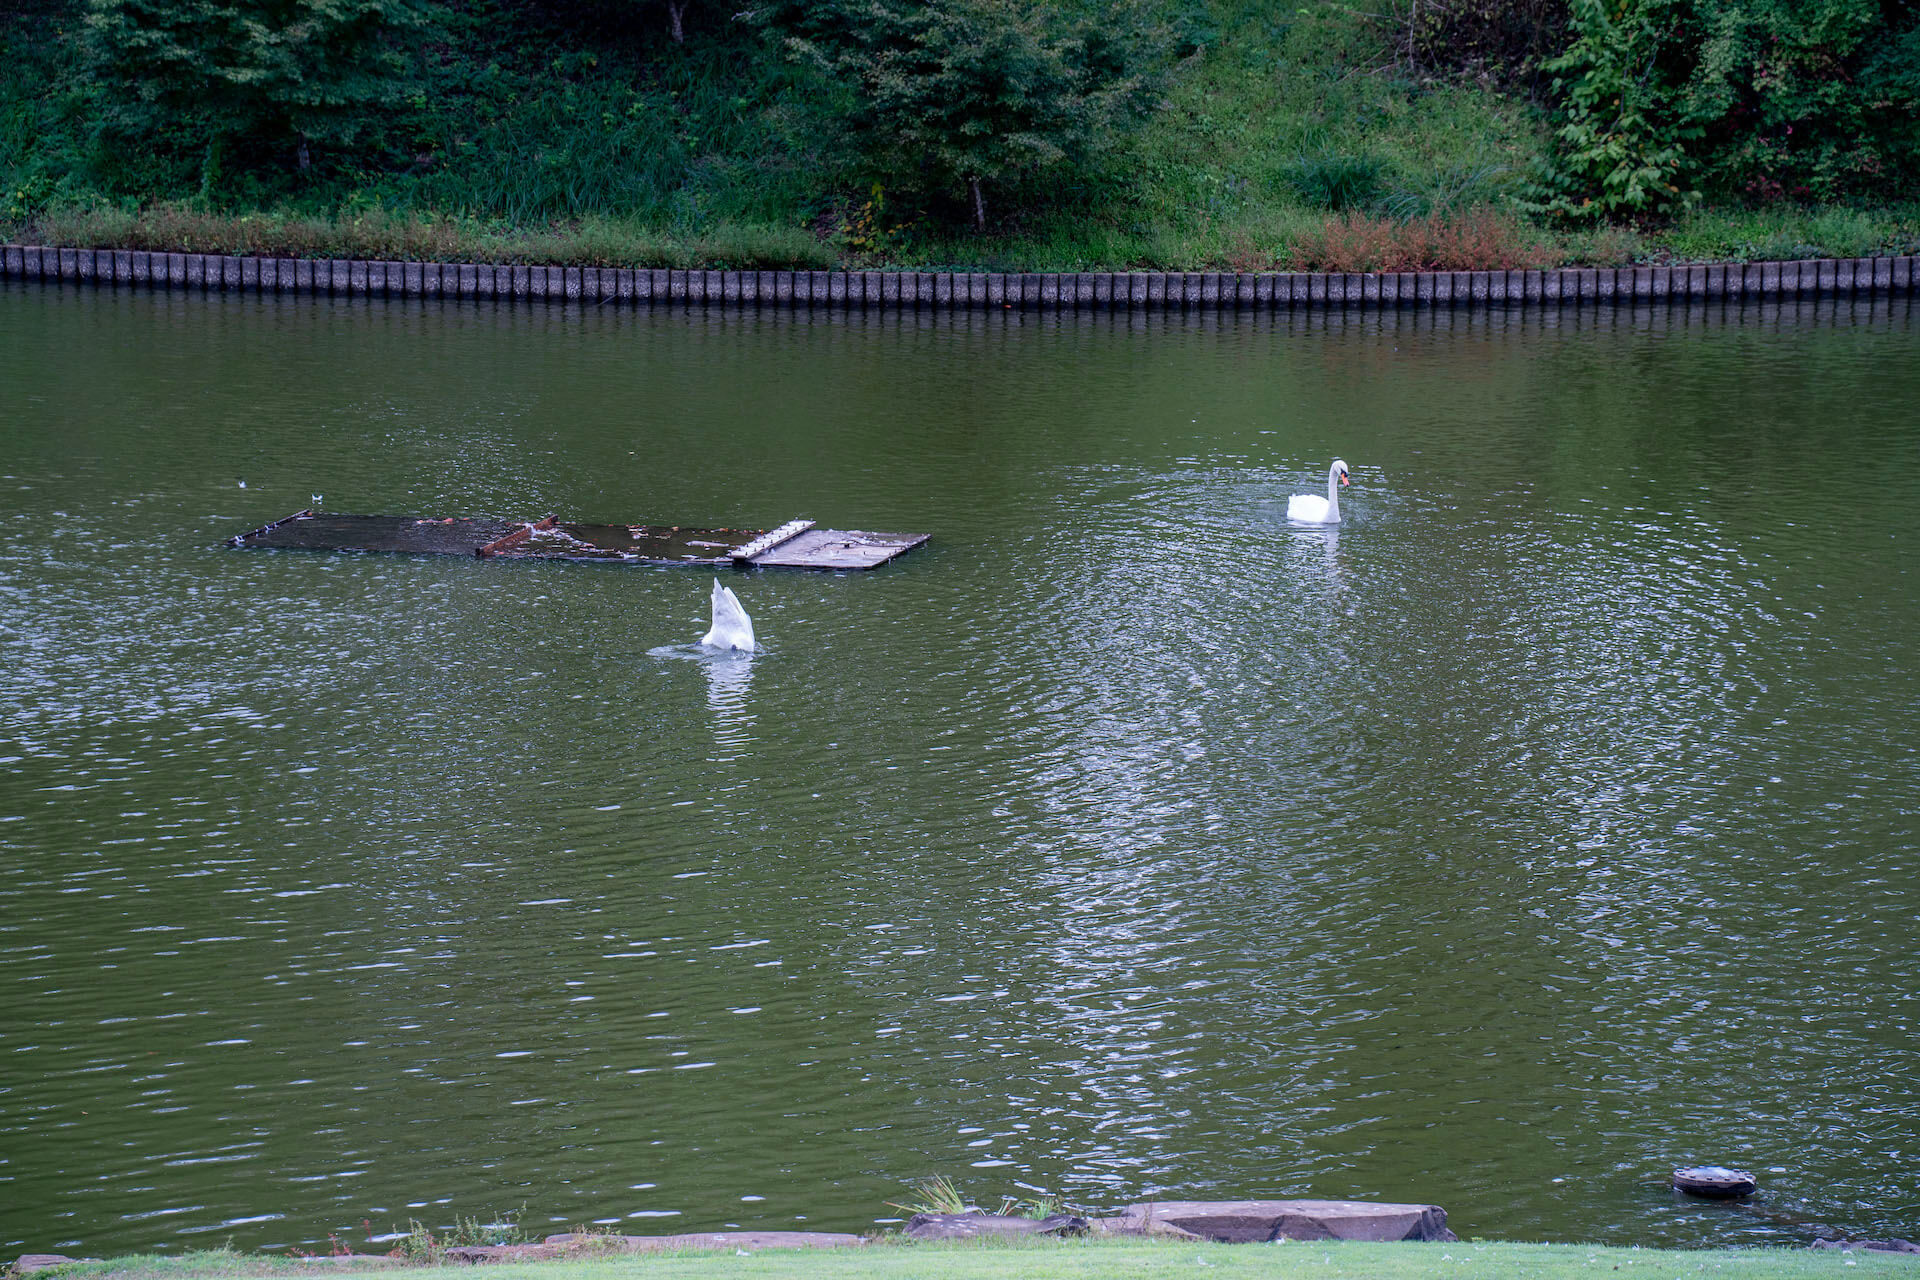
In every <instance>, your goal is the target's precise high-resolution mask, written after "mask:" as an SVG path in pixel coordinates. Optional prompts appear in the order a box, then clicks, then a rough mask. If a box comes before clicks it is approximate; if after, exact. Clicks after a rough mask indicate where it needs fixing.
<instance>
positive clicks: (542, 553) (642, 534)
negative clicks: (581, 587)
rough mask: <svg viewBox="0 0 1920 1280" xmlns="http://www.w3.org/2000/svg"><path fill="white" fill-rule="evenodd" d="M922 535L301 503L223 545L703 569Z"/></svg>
mask: <svg viewBox="0 0 1920 1280" xmlns="http://www.w3.org/2000/svg"><path fill="white" fill-rule="evenodd" d="M926 540H927V535H926V534H924V533H865V532H861V531H859V530H839V529H816V528H814V527H813V521H811V520H790V521H788V522H787V523H786V524H783V525H781V526H780V527H779V528H778V529H771V530H761V529H693V528H686V527H683V526H681V525H654V524H577V523H573V522H571V521H564V520H556V519H555V518H554V517H552V516H548V517H547V518H546V519H544V520H535V521H524V520H498V519H491V518H487V517H465V516H448V517H446V518H444V519H434V518H431V517H419V516H353V515H335V514H333V513H331V512H328V513H324V514H323V513H321V512H317V511H313V510H311V509H309V510H306V511H296V512H294V513H293V514H292V515H290V516H287V517H285V518H284V519H280V520H276V521H274V522H273V523H272V524H269V525H262V526H261V527H260V528H258V529H253V530H249V531H248V532H246V533H242V534H237V535H235V536H234V537H231V538H228V539H227V545H228V546H230V547H274V548H285V549H298V550H306V551H400V552H410V553H413V554H416V555H452V556H481V557H483V558H495V557H498V558H503V559H510V560H593V561H609V562H614V563H629V564H663V565H703V566H707V567H709V568H711V567H714V566H718V565H741V566H749V565H750V566H754V567H776V568H785V569H872V568H874V567H875V566H877V565H882V564H885V563H886V562H887V561H889V560H891V559H893V558H894V557H895V556H897V555H900V554H901V553H903V552H906V551H910V550H912V549H913V548H914V547H917V546H919V545H920V544H921V543H923V542H925V541H926Z"/></svg>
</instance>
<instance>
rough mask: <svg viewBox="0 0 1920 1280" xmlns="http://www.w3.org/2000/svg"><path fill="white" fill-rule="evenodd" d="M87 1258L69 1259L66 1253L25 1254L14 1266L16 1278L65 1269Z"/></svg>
mask: <svg viewBox="0 0 1920 1280" xmlns="http://www.w3.org/2000/svg"><path fill="white" fill-rule="evenodd" d="M85 1261H88V1259H85V1258H69V1257H68V1256H67V1255H66V1254H64V1253H23V1254H21V1255H20V1257H19V1258H18V1259H17V1260H16V1261H15V1262H14V1264H13V1274H14V1275H16V1276H24V1275H31V1274H33V1273H34V1272H35V1271H50V1270H52V1269H53V1268H54V1267H64V1266H66V1265H67V1264H68V1263H69V1262H85Z"/></svg>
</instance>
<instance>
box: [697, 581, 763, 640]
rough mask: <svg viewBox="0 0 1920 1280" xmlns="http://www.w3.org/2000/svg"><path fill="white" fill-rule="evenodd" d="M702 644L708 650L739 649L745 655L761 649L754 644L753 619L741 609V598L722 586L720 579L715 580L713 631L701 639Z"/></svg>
mask: <svg viewBox="0 0 1920 1280" xmlns="http://www.w3.org/2000/svg"><path fill="white" fill-rule="evenodd" d="M700 643H701V645H702V646H703V647H705V648H708V649H738V650H740V651H741V652H743V653H752V652H753V651H754V650H755V649H756V648H758V647H759V646H757V645H755V644H754V642H753V619H752V618H749V617H748V616H747V611H746V610H745V609H743V608H741V607H740V598H739V597H738V596H736V595H734V594H733V591H732V589H731V588H728V587H723V586H721V585H720V579H718V578H715V579H714V580H713V629H712V630H710V631H708V632H707V634H705V635H704V636H701V637H700Z"/></svg>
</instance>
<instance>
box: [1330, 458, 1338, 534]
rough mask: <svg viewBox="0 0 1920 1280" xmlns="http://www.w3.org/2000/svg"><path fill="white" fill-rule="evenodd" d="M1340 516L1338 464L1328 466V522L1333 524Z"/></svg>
mask: <svg viewBox="0 0 1920 1280" xmlns="http://www.w3.org/2000/svg"><path fill="white" fill-rule="evenodd" d="M1339 518H1340V468H1339V466H1338V465H1335V466H1332V467H1329V468H1327V523H1328V524H1332V523H1333V522H1334V521H1336V520H1338V519H1339Z"/></svg>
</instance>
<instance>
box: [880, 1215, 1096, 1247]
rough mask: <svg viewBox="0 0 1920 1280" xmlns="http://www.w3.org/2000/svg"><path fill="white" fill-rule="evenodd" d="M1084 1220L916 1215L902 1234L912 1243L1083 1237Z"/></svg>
mask: <svg viewBox="0 0 1920 1280" xmlns="http://www.w3.org/2000/svg"><path fill="white" fill-rule="evenodd" d="M1088 1230H1089V1224H1088V1222H1087V1220H1086V1219H1085V1218H1082V1217H1079V1216H1077V1215H1075V1214H1071V1213H1056V1214H1054V1215H1052V1216H1051V1217H1047V1218H1014V1217H1009V1216H1007V1215H1005V1214H999V1213H984V1212H979V1211H975V1212H973V1213H916V1214H914V1215H913V1216H912V1217H911V1218H909V1219H907V1227H906V1230H905V1231H904V1232H903V1233H902V1234H903V1235H905V1236H906V1237H907V1239H909V1240H977V1239H979V1238H980V1237H982V1236H991V1237H998V1238H1001V1239H1005V1238H1007V1237H1010V1236H1083V1235H1085V1234H1086V1233H1087V1231H1088Z"/></svg>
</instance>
